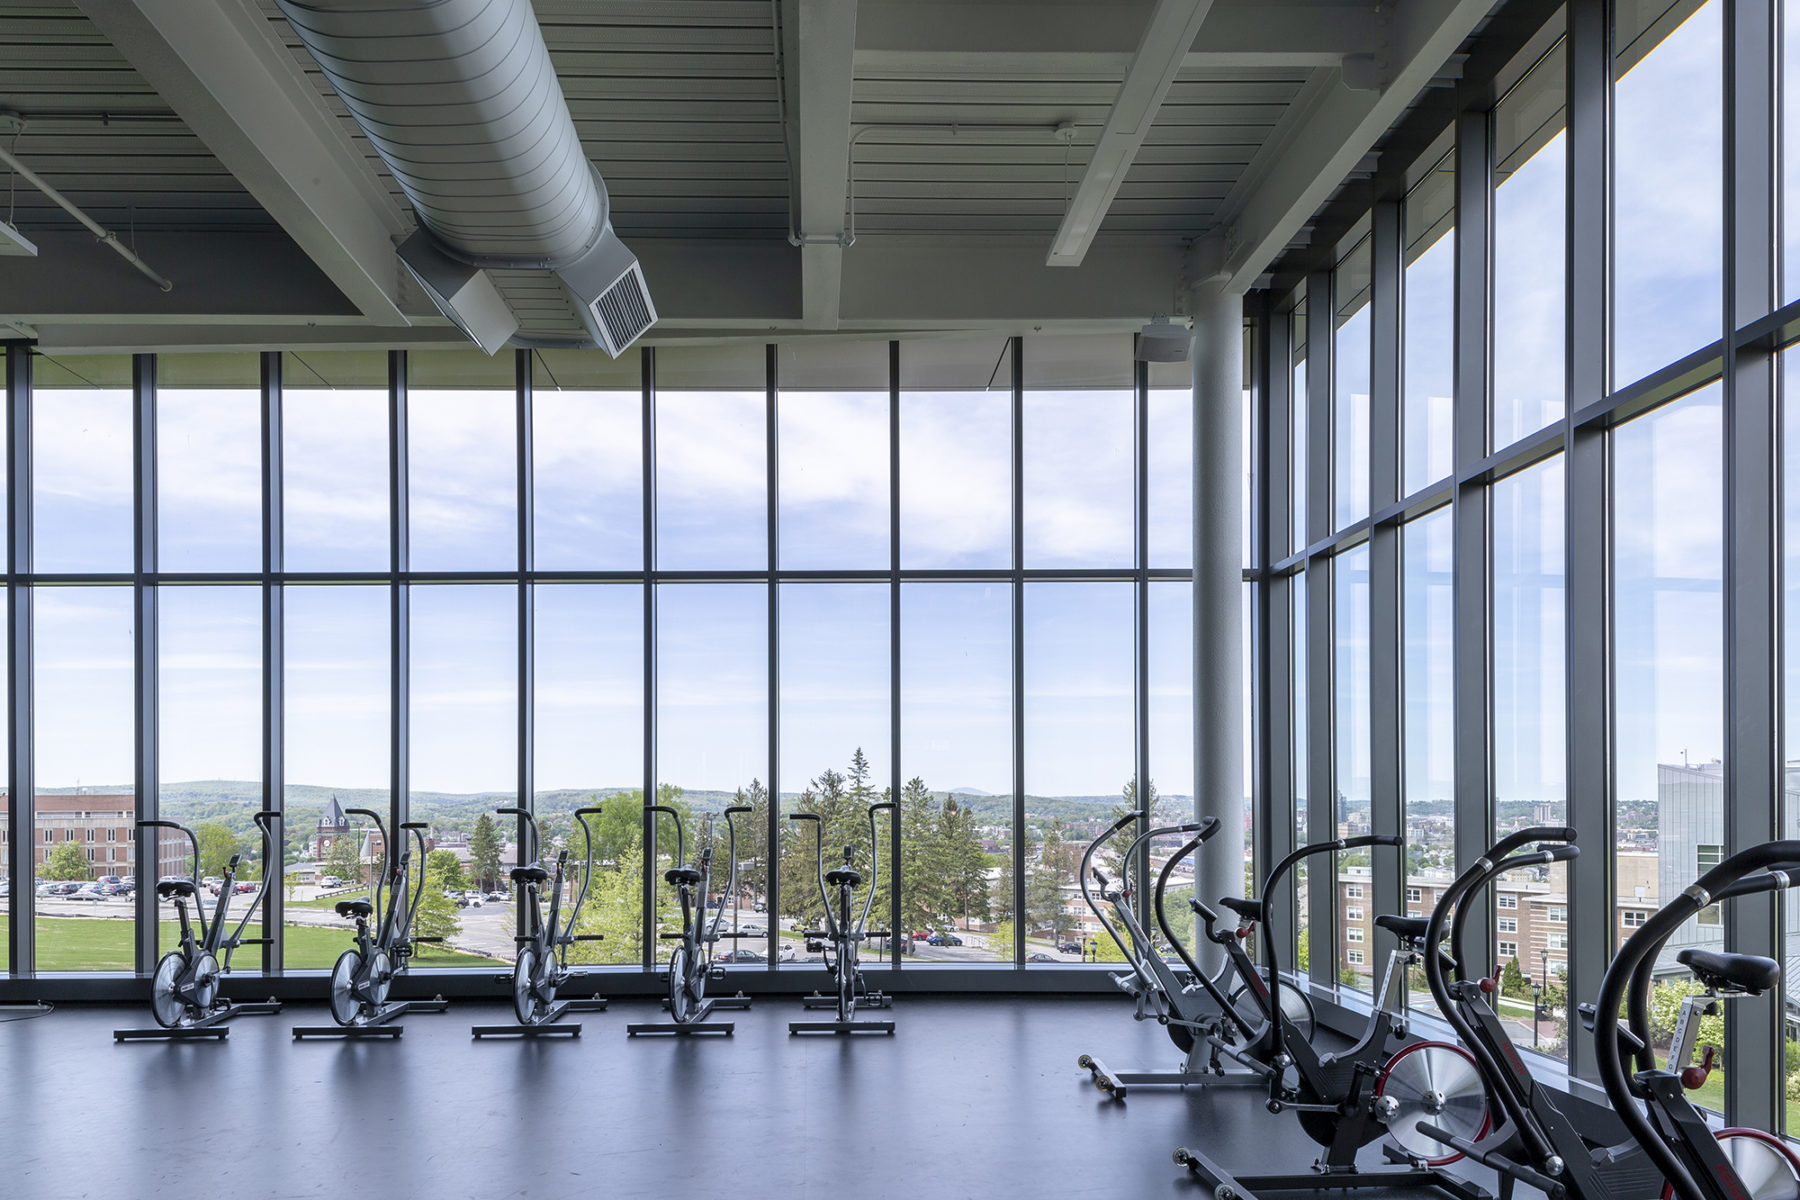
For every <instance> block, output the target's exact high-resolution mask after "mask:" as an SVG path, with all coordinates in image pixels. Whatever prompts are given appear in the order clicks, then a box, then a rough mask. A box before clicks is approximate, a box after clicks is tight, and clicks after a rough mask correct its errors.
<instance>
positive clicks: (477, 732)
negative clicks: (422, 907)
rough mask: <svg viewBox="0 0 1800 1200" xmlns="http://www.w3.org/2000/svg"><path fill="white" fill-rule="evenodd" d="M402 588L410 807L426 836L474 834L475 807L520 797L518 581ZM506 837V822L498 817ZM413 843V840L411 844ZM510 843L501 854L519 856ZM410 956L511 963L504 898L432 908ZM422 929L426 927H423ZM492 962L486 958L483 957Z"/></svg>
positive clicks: (435, 888)
mask: <svg viewBox="0 0 1800 1200" xmlns="http://www.w3.org/2000/svg"><path fill="white" fill-rule="evenodd" d="M408 590H409V597H408V603H409V605H410V612H409V617H408V619H409V622H410V628H409V633H410V646H411V655H412V664H411V666H412V669H411V680H410V687H411V712H410V714H409V720H410V723H411V737H410V739H409V742H408V747H407V753H408V755H409V759H408V765H407V770H408V772H409V775H410V787H411V790H410V794H409V797H408V805H409V812H410V813H411V817H412V819H413V820H415V821H427V822H429V823H430V825H431V829H430V831H429V836H430V837H431V838H432V839H433V843H434V844H435V843H437V842H444V843H446V844H449V843H452V842H454V841H456V840H459V837H460V836H461V835H469V834H473V833H474V831H475V826H476V823H477V822H478V821H480V819H481V817H482V816H483V815H486V814H489V813H491V812H492V811H493V810H494V809H495V808H497V807H499V806H501V805H509V804H512V803H513V802H514V801H515V800H516V799H517V797H518V733H517V731H518V727H519V725H518V722H519V710H518V703H519V694H518V678H519V676H518V671H519V647H518V632H517V630H518V619H517V618H518V603H519V593H518V589H516V588H512V587H479V586H454V585H438V586H429V585H420V586H415V587H412V588H410V589H408ZM499 828H500V830H501V832H502V835H503V836H504V835H505V834H506V833H510V832H511V830H512V822H510V821H499ZM415 850H416V848H415ZM516 854H517V851H516V850H512V851H510V852H509V853H507V854H506V855H505V856H504V857H503V860H502V861H503V863H504V864H506V865H511V864H512V863H515V862H517V861H518V860H517V857H516ZM447 866H448V864H447V863H446V864H444V865H442V866H440V865H439V864H438V863H436V862H433V863H431V864H430V865H429V867H428V868H427V874H426V877H425V891H426V893H427V894H428V895H431V896H433V897H435V900H434V901H433V903H435V902H436V901H438V900H443V899H444V896H443V892H444V889H445V886H446V885H445V884H444V882H443V876H444V874H446V873H447ZM430 915H431V917H432V923H433V925H434V926H435V927H434V928H433V929H432V932H437V933H441V934H442V936H443V937H444V939H445V940H444V944H443V945H441V946H437V945H429V944H428V945H426V946H425V947H423V949H422V951H421V952H420V957H419V960H418V965H419V966H420V967H421V968H430V967H433V966H451V967H469V966H487V965H489V964H491V963H492V962H502V961H504V962H510V961H511V960H512V957H513V953H514V951H515V949H516V947H515V946H514V944H513V934H514V933H515V932H516V930H515V919H514V916H513V913H512V906H511V905H510V904H484V905H482V907H480V908H475V907H470V908H466V909H465V908H457V907H456V906H455V905H454V904H453V903H446V904H445V905H443V906H442V907H441V908H439V909H437V910H436V911H435V912H432V913H431V914H430ZM421 932H425V930H421ZM490 969H491V966H490Z"/></svg>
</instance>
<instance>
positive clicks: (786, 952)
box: [775, 942, 796, 962]
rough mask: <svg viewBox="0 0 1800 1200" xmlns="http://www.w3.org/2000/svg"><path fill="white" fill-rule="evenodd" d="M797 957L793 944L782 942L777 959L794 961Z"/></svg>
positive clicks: (779, 960) (778, 960)
mask: <svg viewBox="0 0 1800 1200" xmlns="http://www.w3.org/2000/svg"><path fill="white" fill-rule="evenodd" d="M795 957H796V956H795V954H794V948H793V947H792V946H790V945H788V943H786V942H783V943H781V953H780V954H778V955H777V956H776V959H775V961H776V962H793V961H794V959H795Z"/></svg>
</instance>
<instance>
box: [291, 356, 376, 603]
mask: <svg viewBox="0 0 1800 1200" xmlns="http://www.w3.org/2000/svg"><path fill="white" fill-rule="evenodd" d="M386 379H387V363H386V361H385V356H382V355H371V354H346V355H330V354H308V355H306V356H305V357H302V356H300V355H298V354H288V355H285V356H284V357H283V363H282V397H281V446H282V450H281V472H282V494H281V507H282V516H281V528H282V545H283V547H284V554H285V563H286V567H287V569H288V570H289V571H385V570H387V569H388V524H389V510H388V486H389V485H388V395H387V382H386Z"/></svg>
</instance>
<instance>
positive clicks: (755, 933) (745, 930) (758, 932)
mask: <svg viewBox="0 0 1800 1200" xmlns="http://www.w3.org/2000/svg"><path fill="white" fill-rule="evenodd" d="M738 932H739V933H741V934H743V935H744V936H745V937H768V936H769V931H768V930H766V929H764V928H763V927H762V926H761V925H740V926H738Z"/></svg>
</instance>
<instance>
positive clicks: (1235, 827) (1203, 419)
mask: <svg viewBox="0 0 1800 1200" xmlns="http://www.w3.org/2000/svg"><path fill="white" fill-rule="evenodd" d="M1190 311H1191V312H1192V313H1193V317H1194V353H1193V366H1194V774H1195V779H1194V788H1195V791H1194V796H1195V807H1196V809H1197V815H1198V816H1199V817H1200V818H1202V819H1204V818H1206V817H1217V818H1218V819H1219V823H1220V825H1221V826H1222V828H1221V829H1220V830H1219V832H1218V833H1217V834H1215V835H1214V836H1213V838H1212V840H1210V841H1208V842H1207V843H1206V844H1205V845H1204V846H1202V847H1201V849H1200V854H1199V859H1200V861H1199V863H1198V864H1197V870H1198V874H1197V875H1196V876H1195V878H1196V879H1197V880H1198V881H1199V888H1200V898H1201V899H1202V900H1204V901H1206V902H1208V903H1211V902H1212V901H1214V900H1217V899H1218V898H1219V897H1220V896H1225V895H1233V896H1235V895H1241V894H1243V886H1244V885H1243V880H1244V854H1245V850H1244V845H1245V843H1244V707H1243V705H1244V699H1243V697H1244V693H1243V688H1244V662H1243V645H1242V641H1241V639H1242V637H1243V619H1244V614H1243V579H1244V565H1243V558H1244V551H1243V544H1242V543H1243V533H1242V520H1243V517H1242V511H1241V510H1242V505H1243V500H1242V496H1241V493H1240V490H1239V489H1240V487H1241V479H1242V474H1243V470H1244V463H1243V432H1244V430H1243V422H1244V298H1243V294H1242V293H1241V292H1237V291H1233V290H1228V289H1227V288H1225V287H1224V286H1223V284H1222V283H1215V284H1210V285H1207V286H1206V287H1203V288H1201V289H1199V290H1197V291H1196V292H1195V293H1194V296H1193V300H1192V303H1191V305H1190ZM1199 955H1200V965H1201V966H1203V967H1205V968H1206V969H1207V970H1208V971H1209V972H1210V971H1213V970H1216V969H1217V967H1218V965H1219V959H1220V952H1219V950H1218V948H1217V947H1216V946H1214V945H1213V944H1212V943H1210V942H1202V943H1201V945H1200V948H1199Z"/></svg>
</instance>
